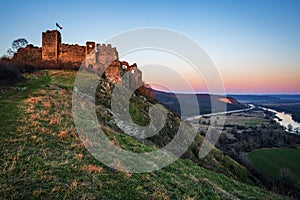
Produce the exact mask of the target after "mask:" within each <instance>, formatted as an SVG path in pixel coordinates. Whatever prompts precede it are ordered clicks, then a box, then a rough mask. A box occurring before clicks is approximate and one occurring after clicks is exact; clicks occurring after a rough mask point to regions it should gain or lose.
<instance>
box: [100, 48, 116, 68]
mask: <svg viewBox="0 0 300 200" xmlns="http://www.w3.org/2000/svg"><path fill="white" fill-rule="evenodd" d="M96 56H97V62H100V63H102V64H103V65H105V66H108V65H109V64H110V63H112V62H113V61H115V60H119V56H118V52H117V49H116V48H115V47H114V48H113V47H112V46H111V44H108V45H105V44H97V55H96Z"/></svg>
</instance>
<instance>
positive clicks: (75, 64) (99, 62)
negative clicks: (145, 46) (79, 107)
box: [12, 30, 142, 88]
mask: <svg viewBox="0 0 300 200" xmlns="http://www.w3.org/2000/svg"><path fill="white" fill-rule="evenodd" d="M12 60H13V62H15V63H16V64H19V65H32V66H34V67H36V68H38V69H49V68H50V69H51V68H59V69H79V67H80V66H81V65H82V64H83V65H84V66H85V67H86V69H87V70H88V71H92V72H95V73H98V74H103V75H104V76H105V77H106V78H107V79H108V80H109V81H112V82H114V83H119V82H121V81H122V76H123V75H124V74H125V73H126V72H129V73H128V80H127V79H126V84H127V85H128V86H130V87H131V88H135V86H137V85H140V84H141V83H142V72H141V71H140V70H139V69H138V68H137V65H136V64H133V65H129V64H128V63H127V62H125V61H119V56H118V52H117V49H116V48H115V47H112V46H111V44H107V45H106V44H96V43H95V42H91V41H88V42H86V45H85V46H80V45H78V44H75V45H74V44H64V43H62V37H61V33H60V32H59V31H58V30H47V31H46V32H43V33H42V47H35V46H33V45H32V44H29V45H27V46H26V47H25V48H20V49H19V50H18V52H17V53H15V54H14V56H13V58H12ZM103 71H104V73H103Z"/></svg>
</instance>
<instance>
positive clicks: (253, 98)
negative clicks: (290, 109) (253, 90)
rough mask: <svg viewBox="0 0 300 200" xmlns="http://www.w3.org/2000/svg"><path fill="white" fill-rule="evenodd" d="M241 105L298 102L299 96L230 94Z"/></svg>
mask: <svg viewBox="0 0 300 200" xmlns="http://www.w3.org/2000/svg"><path fill="white" fill-rule="evenodd" d="M229 96H231V97H233V98H235V99H237V100H238V101H239V102H241V103H276V102H283V101H288V102H292V101H295V100H297V101H300V94H269V95H243V94H230V95H229Z"/></svg>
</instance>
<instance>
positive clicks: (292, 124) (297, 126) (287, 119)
mask: <svg viewBox="0 0 300 200" xmlns="http://www.w3.org/2000/svg"><path fill="white" fill-rule="evenodd" d="M259 108H261V109H263V110H267V111H270V112H272V113H275V116H276V118H274V120H275V121H276V122H278V123H279V124H280V125H281V126H283V127H284V128H285V130H286V131H287V132H290V133H294V134H297V135H300V123H298V122H296V121H294V120H293V118H292V115H291V114H288V113H285V112H278V111H276V110H273V109H269V108H263V107H259Z"/></svg>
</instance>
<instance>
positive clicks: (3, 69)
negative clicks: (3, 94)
mask: <svg viewBox="0 0 300 200" xmlns="http://www.w3.org/2000/svg"><path fill="white" fill-rule="evenodd" d="M25 81H26V78H25V77H24V76H23V75H22V74H21V73H20V71H19V70H18V69H17V68H16V67H15V66H13V65H11V64H9V63H4V62H0V85H10V84H13V83H22V82H25Z"/></svg>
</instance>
